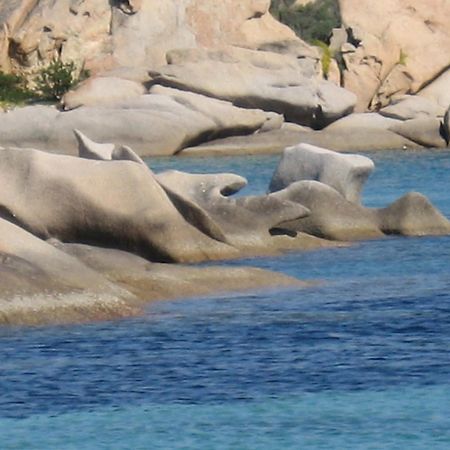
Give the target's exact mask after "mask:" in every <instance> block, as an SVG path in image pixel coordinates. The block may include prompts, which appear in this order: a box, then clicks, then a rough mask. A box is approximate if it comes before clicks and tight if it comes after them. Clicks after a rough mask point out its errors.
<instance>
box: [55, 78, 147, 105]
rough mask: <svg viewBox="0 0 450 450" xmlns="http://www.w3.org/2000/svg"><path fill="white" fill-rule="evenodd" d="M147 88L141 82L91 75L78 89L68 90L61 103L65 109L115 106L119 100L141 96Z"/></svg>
mask: <svg viewBox="0 0 450 450" xmlns="http://www.w3.org/2000/svg"><path fill="white" fill-rule="evenodd" d="M145 92H146V90H145V88H144V86H143V85H142V84H141V83H138V82H136V81H131V80H124V79H122V78H117V77H91V78H89V79H87V80H86V81H84V82H83V83H81V84H80V85H79V86H78V87H77V88H76V90H71V91H69V92H67V93H66V94H65V95H64V96H63V98H62V100H61V104H62V106H63V107H64V109H65V110H70V109H75V108H79V107H80V106H113V105H114V104H117V103H118V102H121V101H124V100H129V99H132V98H136V97H140V96H141V95H143V94H145Z"/></svg>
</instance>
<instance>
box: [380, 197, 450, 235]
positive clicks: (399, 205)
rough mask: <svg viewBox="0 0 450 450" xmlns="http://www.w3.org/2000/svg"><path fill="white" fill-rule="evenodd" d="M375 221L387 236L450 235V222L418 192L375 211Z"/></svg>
mask: <svg viewBox="0 0 450 450" xmlns="http://www.w3.org/2000/svg"><path fill="white" fill-rule="evenodd" d="M374 216H375V220H377V222H378V226H379V227H380V229H381V230H382V231H383V232H384V233H386V234H400V235H403V236H430V235H435V236H440V235H448V234H450V222H449V220H448V219H447V218H446V217H444V216H443V215H442V214H441V213H440V211H438V210H437V209H436V208H435V207H434V206H433V205H432V204H431V203H430V201H429V200H428V199H427V198H426V197H425V196H424V195H422V194H419V193H418V192H410V193H408V194H406V195H404V196H403V197H401V198H399V199H398V200H396V201H395V202H394V203H392V204H391V205H389V206H388V207H386V208H381V209H378V210H375V211H374Z"/></svg>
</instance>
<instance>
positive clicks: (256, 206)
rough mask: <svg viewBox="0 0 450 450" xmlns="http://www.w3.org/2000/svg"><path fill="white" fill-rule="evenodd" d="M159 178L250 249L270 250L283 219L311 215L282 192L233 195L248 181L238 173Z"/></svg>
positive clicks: (169, 174) (235, 241) (236, 242)
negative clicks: (275, 232) (273, 235)
mask: <svg viewBox="0 0 450 450" xmlns="http://www.w3.org/2000/svg"><path fill="white" fill-rule="evenodd" d="M157 179H158V181H159V183H160V184H161V185H162V186H164V188H165V189H168V190H170V191H172V192H175V193H176V194H178V195H179V196H180V197H182V198H183V199H186V200H188V201H190V202H193V203H194V204H196V205H198V206H199V207H200V208H202V209H203V210H204V211H206V213H207V214H208V216H209V217H210V218H211V219H212V220H213V221H214V223H216V224H217V225H218V227H220V229H221V230H222V232H223V234H224V235H225V236H226V238H227V241H228V242H230V243H231V244H232V245H234V246H236V247H238V248H240V249H245V250H247V251H248V250H250V251H261V250H265V251H267V249H270V248H271V246H273V245H274V243H273V242H272V232H273V230H275V229H277V228H278V226H279V224H280V223H281V222H284V221H287V220H294V219H298V218H300V217H304V216H306V215H308V214H309V211H308V210H307V209H306V208H304V207H303V206H302V205H300V204H296V203H293V202H291V201H289V200H287V199H285V198H283V196H280V195H279V193H273V194H270V195H262V196H248V197H237V198H233V197H231V194H233V193H235V192H237V191H238V190H240V189H241V188H242V187H243V186H245V184H246V180H245V179H243V178H242V177H240V176H238V175H234V174H209V175H197V174H190V173H186V172H180V171H175V170H171V171H167V172H162V173H160V174H158V175H157Z"/></svg>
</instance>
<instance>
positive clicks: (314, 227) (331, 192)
mask: <svg viewBox="0 0 450 450" xmlns="http://www.w3.org/2000/svg"><path fill="white" fill-rule="evenodd" d="M285 191H286V195H287V197H288V198H289V199H290V200H291V201H293V202H298V203H300V204H302V205H304V206H306V207H307V208H308V209H309V210H310V211H311V213H310V214H309V215H308V216H307V217H305V218H301V219H298V220H294V221H291V222H286V223H283V224H281V225H280V227H281V228H284V229H288V230H292V231H301V232H304V233H307V234H312V235H314V236H318V237H321V238H325V239H331V240H338V241H354V240H361V239H372V238H379V237H382V236H383V233H382V232H381V230H380V229H379V227H378V224H377V223H376V221H375V220H374V219H373V217H372V216H371V214H370V213H369V212H368V211H367V210H366V209H365V208H363V207H362V206H360V205H358V204H355V203H353V202H350V201H348V200H346V199H345V198H344V197H343V196H342V195H341V194H340V193H339V192H338V191H336V190H335V189H333V188H332V187H330V186H327V185H326V184H323V183H320V182H319V181H297V182H295V183H292V184H290V185H289V186H288V187H287V188H286V189H285Z"/></svg>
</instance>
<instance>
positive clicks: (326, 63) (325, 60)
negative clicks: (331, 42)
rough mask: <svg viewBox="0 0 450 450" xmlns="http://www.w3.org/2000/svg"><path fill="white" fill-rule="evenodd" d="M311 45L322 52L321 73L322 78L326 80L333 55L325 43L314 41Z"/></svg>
mask: <svg viewBox="0 0 450 450" xmlns="http://www.w3.org/2000/svg"><path fill="white" fill-rule="evenodd" d="M313 44H314V45H315V46H316V47H319V48H320V49H321V50H322V58H321V62H322V72H323V75H324V77H325V78H328V74H329V73H330V65H331V60H332V59H333V57H334V55H333V54H332V52H331V50H330V47H328V45H327V44H325V42H323V41H317V40H316V41H314V42H313Z"/></svg>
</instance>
